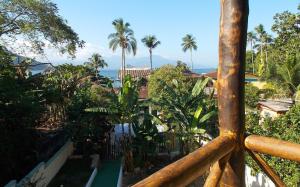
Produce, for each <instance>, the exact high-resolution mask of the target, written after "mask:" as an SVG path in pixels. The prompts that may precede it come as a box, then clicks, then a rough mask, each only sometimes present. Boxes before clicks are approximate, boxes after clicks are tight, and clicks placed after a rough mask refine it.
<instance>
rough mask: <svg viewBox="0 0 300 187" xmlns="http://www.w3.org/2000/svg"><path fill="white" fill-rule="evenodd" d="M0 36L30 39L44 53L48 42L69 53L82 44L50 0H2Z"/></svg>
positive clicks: (38, 51) (0, 7)
mask: <svg viewBox="0 0 300 187" xmlns="http://www.w3.org/2000/svg"><path fill="white" fill-rule="evenodd" d="M0 38H1V40H2V41H3V42H9V41H15V40H17V39H24V40H26V41H29V42H30V44H31V47H32V49H33V50H34V51H35V52H37V53H43V49H44V48H45V46H46V44H50V45H51V46H53V47H55V48H57V49H59V51H60V52H62V53H68V54H69V55H70V56H72V57H74V56H75V52H76V49H77V48H78V47H83V44H84V42H83V41H82V40H80V39H79V37H78V35H77V33H75V32H74V31H73V29H72V28H71V27H70V26H69V25H68V24H67V21H66V20H64V19H63V18H62V17H61V16H60V15H59V13H58V8H57V6H56V4H54V3H53V2H51V1H49V0H40V1H39V0H10V1H6V0H5V1H1V2H0ZM47 41H48V42H47Z"/></svg>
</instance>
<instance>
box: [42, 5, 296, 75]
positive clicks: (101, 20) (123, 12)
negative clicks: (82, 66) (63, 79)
mask: <svg viewBox="0 0 300 187" xmlns="http://www.w3.org/2000/svg"><path fill="white" fill-rule="evenodd" d="M53 2H54V3H56V4H57V6H58V8H59V13H60V15H61V16H62V17H63V18H64V19H66V20H67V21H68V24H69V25H70V26H71V27H72V28H73V29H74V31H75V32H77V33H78V34H79V37H80V39H82V40H84V41H85V42H86V47H85V48H84V49H82V50H79V51H78V53H77V58H76V59H75V60H71V59H68V58H66V57H65V56H60V55H58V54H57V52H55V51H54V50H50V49H49V50H48V52H47V55H48V60H49V61H51V62H53V63H54V64H59V63H63V62H68V63H74V64H78V63H81V62H84V61H86V60H87V59H88V58H89V57H90V56H91V54H92V53H94V52H98V53H100V54H101V55H102V56H104V58H105V60H106V61H107V62H108V64H109V68H110V69H114V68H118V67H119V66H120V62H119V60H116V59H119V57H120V51H119V50H117V51H116V52H115V53H113V52H112V51H111V50H110V49H109V47H108V39H107V36H108V35H109V34H110V33H113V32H114V29H113V27H112V21H113V20H114V19H117V18H123V19H124V21H126V22H129V23H130V25H131V28H132V29H133V30H134V33H135V37H136V39H137V41H138V51H137V55H136V56H135V57H133V56H132V55H130V56H128V57H127V59H128V60H127V62H128V63H130V61H131V60H135V61H138V59H139V58H145V57H148V56H149V53H148V50H147V48H146V47H144V45H143V44H142V43H141V38H143V37H144V36H145V35H149V34H154V35H155V36H156V37H157V38H158V39H159V40H160V41H161V45H160V46H159V47H157V48H156V49H155V50H154V51H153V54H154V55H156V56H158V57H160V58H161V59H165V60H170V61H174V62H175V61H176V60H182V61H184V62H187V63H188V62H189V61H190V60H189V58H190V54H189V53H184V52H183V51H182V47H181V43H182V37H183V36H185V35H186V34H192V35H193V36H194V37H196V39H197V45H198V50H197V51H196V52H194V53H193V59H194V60H193V61H194V66H195V67H196V68H207V67H216V66H217V63H218V33H219V16H220V2H219V0H53ZM299 3H300V1H299V0H250V1H249V4H250V14H249V23H248V30H249V31H250V30H253V28H254V27H255V26H257V25H258V24H260V23H261V24H263V25H264V26H265V29H266V30H267V31H268V32H270V33H271V26H272V23H273V16H274V15H275V14H276V13H278V12H283V11H285V10H289V11H292V12H296V10H297V6H298V4H299ZM141 66H147V64H146V65H145V64H141Z"/></svg>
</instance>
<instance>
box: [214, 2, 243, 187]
mask: <svg viewBox="0 0 300 187" xmlns="http://www.w3.org/2000/svg"><path fill="white" fill-rule="evenodd" d="M248 11H249V10H248V0H221V17H220V33H219V67H218V82H217V85H218V108H219V124H220V133H221V136H222V135H230V136H233V137H234V138H235V139H236V143H237V146H236V148H235V149H234V151H233V152H232V154H231V157H230V158H229V160H228V162H227V164H226V166H225V170H224V172H223V175H222V178H221V180H220V183H219V184H220V186H238V187H243V186H245V160H244V148H243V139H244V128H245V127H244V118H245V113H244V79H245V53H246V39H247V38H246V37H247V24H248Z"/></svg>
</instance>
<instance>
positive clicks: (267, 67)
mask: <svg viewBox="0 0 300 187" xmlns="http://www.w3.org/2000/svg"><path fill="white" fill-rule="evenodd" d="M265 53H266V70H269V65H268V50H267V46H266V51H265Z"/></svg>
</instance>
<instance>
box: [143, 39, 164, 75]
mask: <svg viewBox="0 0 300 187" xmlns="http://www.w3.org/2000/svg"><path fill="white" fill-rule="evenodd" d="M142 42H143V43H144V45H145V46H146V47H148V48H149V53H150V66H151V70H152V49H154V48H156V47H157V46H158V45H159V44H160V41H158V40H157V39H156V37H155V36H154V35H148V36H145V37H144V38H143V39H142Z"/></svg>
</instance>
